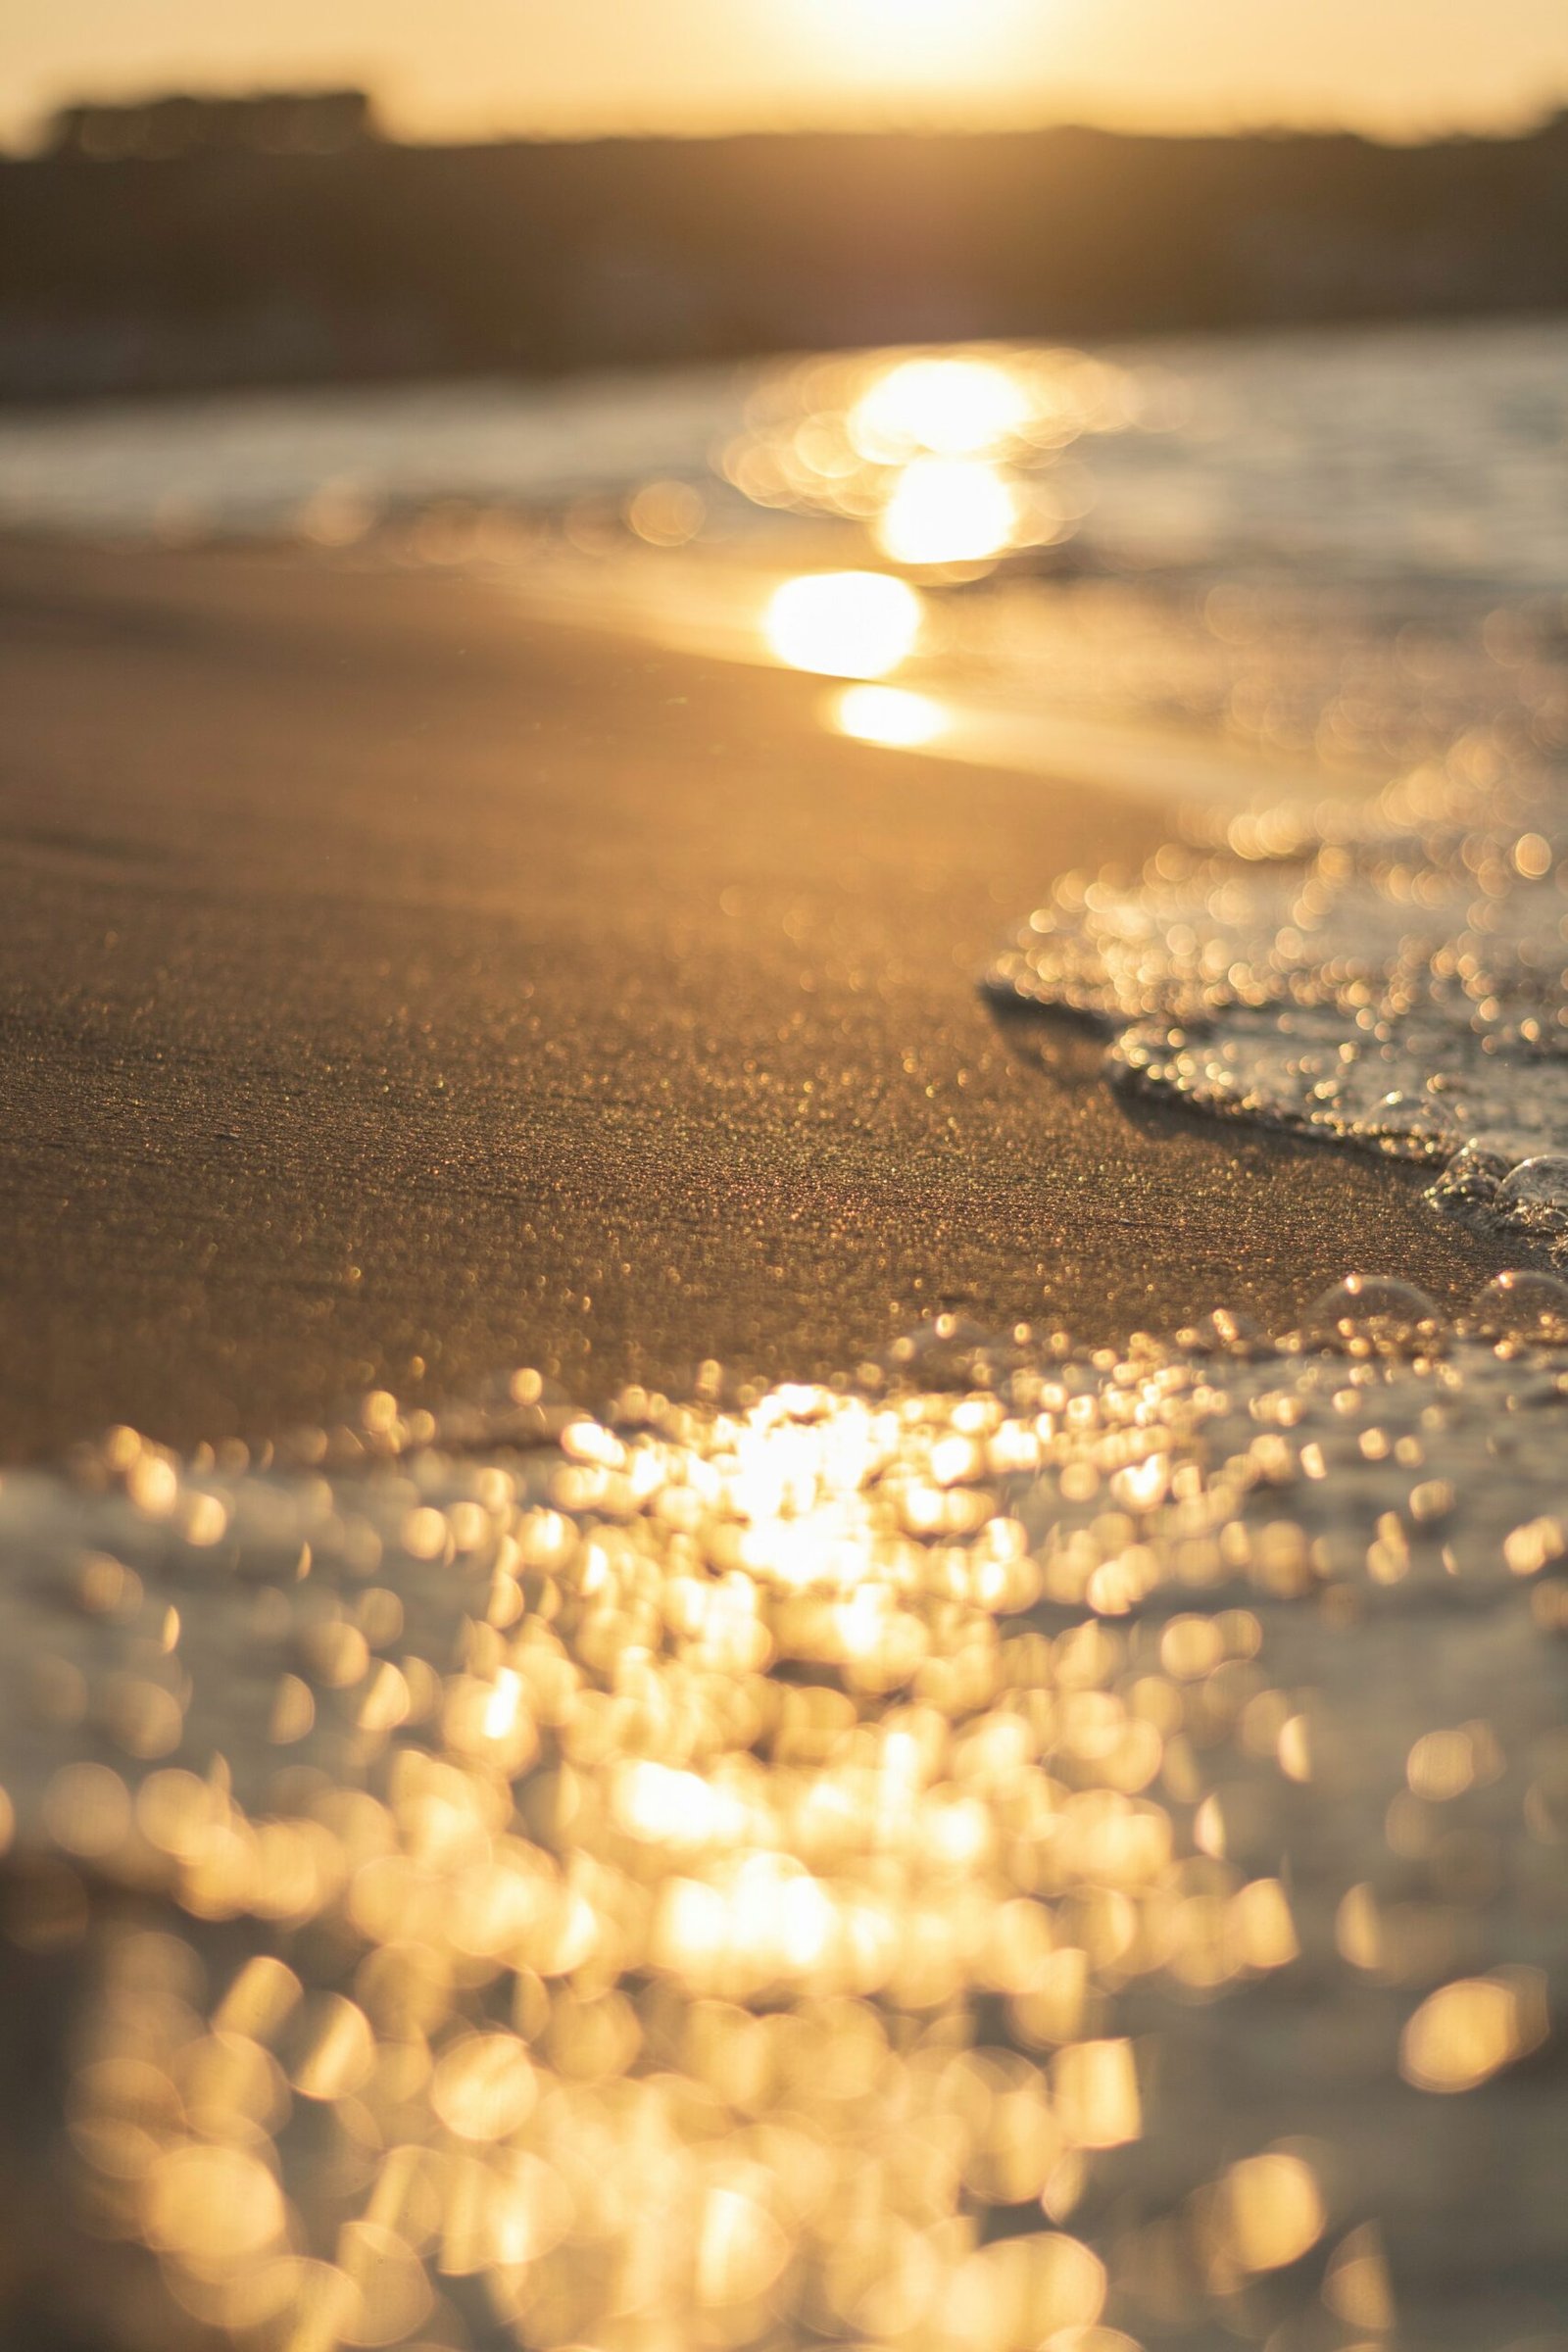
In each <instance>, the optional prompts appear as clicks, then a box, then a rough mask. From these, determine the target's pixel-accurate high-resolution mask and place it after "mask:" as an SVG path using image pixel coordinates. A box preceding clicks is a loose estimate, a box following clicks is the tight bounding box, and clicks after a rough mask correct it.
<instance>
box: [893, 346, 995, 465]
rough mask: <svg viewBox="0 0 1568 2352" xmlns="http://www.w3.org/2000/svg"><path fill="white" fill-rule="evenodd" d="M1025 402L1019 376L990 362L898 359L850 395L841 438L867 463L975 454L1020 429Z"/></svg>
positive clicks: (982, 452)
mask: <svg viewBox="0 0 1568 2352" xmlns="http://www.w3.org/2000/svg"><path fill="white" fill-rule="evenodd" d="M1031 405H1032V404H1031V402H1030V399H1029V394H1028V391H1027V389H1026V388H1025V386H1024V384H1023V382H1022V381H1021V380H1020V378H1019V377H1018V376H1017V375H1016V374H1015V373H1014V372H1013V371H1012V370H1011V369H1009V368H1005V367H1004V366H1002V365H1000V364H999V363H998V362H996V361H994V360H973V359H923V360H903V361H901V362H899V363H898V364H897V365H896V366H895V367H892V368H888V369H886V371H885V372H883V373H882V374H879V375H877V376H876V377H874V378H873V380H872V382H871V383H870V384H869V385H867V387H866V389H865V390H864V391H863V392H862V393H861V394H860V397H859V398H858V400H857V401H856V403H855V405H854V407H853V408H852V409H851V411H850V413H849V418H848V430H849V437H850V439H851V441H852V442H853V443H854V445H855V447H856V449H857V450H858V452H859V454H860V456H861V457H862V458H866V459H868V460H870V462H871V463H872V464H874V465H882V466H886V465H905V464H907V463H908V461H909V460H910V459H912V458H916V457H919V456H922V455H926V456H931V457H942V458H974V457H981V456H983V455H985V453H986V452H988V451H991V450H995V449H997V448H999V447H1001V446H1003V445H1004V444H1005V443H1006V442H1008V441H1010V440H1013V439H1015V438H1016V437H1017V436H1018V435H1019V434H1020V433H1022V432H1023V430H1024V428H1025V426H1026V425H1027V424H1028V421H1029V417H1030V411H1031Z"/></svg>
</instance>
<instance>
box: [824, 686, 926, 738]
mask: <svg viewBox="0 0 1568 2352" xmlns="http://www.w3.org/2000/svg"><path fill="white" fill-rule="evenodd" d="M827 711H828V724H829V726H830V727H831V728H832V729H833V731H834V733H835V734H837V735H849V736H852V737H853V738H854V740H855V741H856V742H857V743H881V744H886V745H887V747H888V749H889V750H890V751H913V750H915V749H917V748H918V747H919V746H920V745H922V744H927V743H934V742H935V741H936V740H937V738H938V736H940V735H941V734H943V733H944V732H945V730H946V729H947V727H948V726H949V724H950V723H951V722H950V719H949V715H948V712H947V711H946V709H945V708H944V706H943V705H942V704H941V703H939V702H938V701H937V700H936V698H935V697H934V696H933V695H929V694H911V693H910V692H909V691H908V689H907V687H904V686H846V687H844V688H842V689H841V691H840V692H839V693H837V694H835V695H833V696H831V697H830V698H829V701H828V705H827Z"/></svg>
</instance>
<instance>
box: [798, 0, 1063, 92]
mask: <svg viewBox="0 0 1568 2352" xmlns="http://www.w3.org/2000/svg"><path fill="white" fill-rule="evenodd" d="M1021 7H1022V0H810V9H809V15H810V20H811V29H812V31H813V33H817V32H819V33H820V38H821V44H822V47H821V55H822V56H823V58H824V60H827V59H831V58H833V57H838V58H840V59H842V60H843V61H844V62H845V63H846V65H848V66H850V67H853V68H858V69H859V70H860V71H862V72H865V71H875V73H877V74H878V76H879V78H881V79H883V80H886V81H890V82H900V81H907V80H910V79H919V78H923V77H928V76H930V75H933V74H941V75H943V76H944V77H947V76H952V75H957V76H959V77H960V78H962V77H964V76H965V75H966V73H967V72H968V70H970V69H971V68H972V69H975V70H977V71H980V72H982V73H983V72H987V71H990V70H994V69H995V67H996V65H997V64H998V62H999V60H1001V59H1004V58H1005V56H1006V55H1007V53H1008V49H1009V36H1010V35H1013V34H1015V33H1016V32H1017V30H1018V29H1019V19H1020V14H1021Z"/></svg>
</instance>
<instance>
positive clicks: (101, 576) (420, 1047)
mask: <svg viewBox="0 0 1568 2352" xmlns="http://www.w3.org/2000/svg"><path fill="white" fill-rule="evenodd" d="M0 605H3V609H4V614H5V627H4V630H3V632H0V670H3V677H4V694H5V704H6V709H7V712H8V727H7V751H6V755H5V757H6V784H5V793H4V812H5V813H4V820H3V834H0V855H3V867H0V870H3V874H4V885H3V887H4V894H5V921H4V924H3V926H0V992H3V1002H4V1007H5V1018H4V1022H3V1026H0V1040H3V1044H0V1052H3V1055H4V1080H5V1093H6V1099H7V1101H8V1104H9V1108H10V1115H9V1118H8V1122H7V1145H6V1149H5V1152H4V1154H3V1157H0V1170H3V1173H0V1185H3V1192H4V1204H5V1217H6V1224H7V1231H8V1238H9V1247H8V1250H7V1251H6V1255H5V1260H4V1268H3V1273H0V1306H3V1316H4V1331H5V1346H4V1349H3V1351H0V1449H3V1452H4V1454H5V1456H6V1458H8V1459H10V1460H16V1459H18V1458H20V1457H25V1456H36V1455H40V1454H45V1455H46V1454H49V1453H51V1452H53V1451H55V1450H57V1449H59V1448H60V1447H62V1446H66V1445H68V1444H69V1443H71V1442H73V1440H75V1439H77V1438H79V1437H81V1436H82V1435H84V1434H87V1433H89V1432H92V1431H94V1430H96V1429H98V1428H100V1427H102V1426H103V1425H104V1424H106V1423H110V1422H117V1421H130V1422H133V1423H134V1424H135V1425H136V1426H138V1427H140V1428H142V1429H144V1430H146V1431H147V1432H149V1433H150V1434H151V1435H153V1436H155V1437H157V1438H160V1439H163V1440H166V1441H169V1442H172V1443H177V1444H181V1445H189V1444H191V1443H193V1442H196V1441H198V1440H201V1439H210V1438H217V1437H220V1436H222V1435H225V1434H230V1433H249V1434H256V1433H266V1432H268V1431H270V1430H273V1429H276V1428H278V1427H280V1426H282V1425H285V1424H288V1423H292V1422H297V1421H300V1420H319V1419H321V1418H323V1417H328V1416H330V1415H332V1414H333V1413H334V1412H336V1411H338V1410H339V1409H341V1408H342V1406H343V1405H344V1404H345V1402H346V1401H347V1400H348V1399H349V1398H350V1397H353V1396H354V1395H356V1394H357V1393H359V1392H362V1391H363V1390H364V1389H365V1388H367V1387H368V1386H384V1387H387V1388H391V1389H393V1390H394V1391H396V1392H397V1393H399V1394H400V1395H403V1396H405V1397H423V1398H426V1399H431V1400H433V1399H435V1398H437V1397H462V1396H466V1395H468V1394H471V1393H473V1392H474V1391H475V1390H476V1389H477V1388H478V1387H479V1386H480V1385H481V1384H482V1383H483V1382H484V1381H485V1380H486V1379H487V1378H488V1377H489V1376H491V1375H493V1374H495V1373H496V1372H498V1371H500V1370H502V1369H504V1368H506V1367H509V1366H511V1365H514V1364H516V1363H519V1362H527V1363H532V1364H536V1365H538V1366H540V1367H541V1368H542V1369H544V1370H546V1371H548V1372H550V1373H552V1374H554V1375H555V1376H556V1377H558V1378H559V1379H560V1380H561V1381H562V1382H563V1383H564V1385H565V1386H566V1388H567V1389H568V1391H569V1392H570V1393H571V1394H572V1395H574V1396H575V1397H579V1398H581V1399H582V1400H584V1401H587V1402H593V1401H595V1400H599V1399H603V1398H604V1397H607V1396H608V1395H609V1394H610V1393H611V1392H612V1391H613V1389H614V1387H615V1386H616V1385H617V1384H618V1383H620V1382H621V1381H623V1380H624V1379H626V1378H628V1377H635V1378H639V1379H642V1380H644V1381H646V1382H649V1383H652V1384H657V1385H662V1386H664V1387H666V1388H674V1389H676V1390H679V1389H681V1388H683V1387H684V1386H686V1385H688V1384H689V1383H690V1381H691V1379H692V1377H693V1374H694V1371H695V1369H696V1366H697V1365H698V1363H699V1362H700V1361H701V1360H702V1359H704V1358H706V1357H710V1356H716V1357H719V1358H721V1359H722V1360H723V1361H724V1362H725V1363H726V1365H728V1366H731V1367H733V1368H734V1369H736V1370H737V1371H741V1372H745V1373H754V1372H755V1373H760V1374H764V1375H780V1376H806V1375H815V1374H822V1373H828V1372H831V1371H834V1370H840V1369H853V1367H854V1366H855V1365H856V1364H857V1363H858V1361H860V1360H862V1359H863V1358H865V1357H866V1356H868V1355H871V1354H874V1353H875V1352H876V1351H878V1350H880V1349H882V1348H885V1347H887V1345H888V1344H889V1343H890V1342H891V1341H893V1340H894V1339H896V1338H897V1337H898V1336H899V1335H900V1334H901V1333H903V1332H905V1331H907V1330H908V1329H909V1328H910V1326H911V1325H913V1324H914V1323H915V1322H916V1321H917V1320H918V1319H919V1318H920V1317H921V1316H922V1315H924V1314H926V1313H929V1312H931V1311H933V1310H936V1309H939V1308H944V1307H956V1308H961V1309H963V1310H964V1311H966V1312H967V1313H969V1314H970V1315H972V1316H974V1317H975V1318H977V1319H978V1320H979V1321H980V1322H982V1323H984V1324H987V1325H992V1326H995V1325H1000V1324H1005V1323H1010V1322H1012V1321H1014V1320H1016V1319H1018V1318H1020V1317H1028V1318H1032V1319H1034V1320H1035V1321H1036V1322H1042V1323H1045V1324H1048V1325H1056V1324H1066V1325H1069V1326H1070V1327H1071V1328H1072V1329H1073V1331H1074V1332H1075V1334H1076V1335H1078V1336H1080V1337H1082V1338H1085V1339H1089V1340H1096V1339H1099V1338H1101V1337H1110V1336H1112V1335H1117V1334H1124V1333H1125V1332H1126V1331H1127V1330H1129V1329H1131V1328H1136V1327H1139V1326H1144V1327H1149V1328H1152V1329H1155V1330H1169V1329H1171V1328H1174V1327H1175V1326H1178V1325H1180V1324H1181V1323H1182V1322H1183V1321H1184V1320H1187V1319H1189V1318H1191V1317H1194V1316H1197V1315H1199V1314H1201V1313H1203V1312H1205V1311H1207V1310H1208V1309H1210V1308H1212V1307H1213V1306H1214V1305H1215V1304H1216V1303H1219V1302H1225V1303H1228V1304H1230V1305H1232V1306H1234V1307H1237V1308H1240V1309H1242V1310H1245V1311H1246V1312H1248V1313H1250V1314H1251V1315H1252V1316H1254V1317H1255V1318H1257V1319H1258V1320H1259V1321H1260V1322H1262V1323H1264V1324H1265V1325H1268V1326H1271V1327H1275V1328H1278V1327H1281V1326H1283V1325H1285V1324H1288V1323H1289V1322H1290V1321H1291V1320H1292V1319H1293V1318H1295V1317H1296V1316H1297V1315H1298V1314H1299V1311H1300V1309H1301V1307H1302V1306H1303V1304H1304V1303H1306V1302H1307V1301H1308V1300H1309V1299H1311V1298H1312V1297H1313V1296H1314V1295H1315V1294H1316V1292H1317V1291H1318V1290H1319V1289H1320V1288H1321V1287H1322V1286H1323V1285H1324V1284H1325V1283H1326V1282H1328V1281H1330V1280H1332V1279H1334V1278H1335V1277H1337V1276H1339V1275H1340V1274H1342V1273H1344V1272H1345V1271H1346V1270H1347V1269H1348V1268H1350V1267H1361V1268H1369V1269H1372V1270H1374V1271H1392V1272H1397V1273H1398V1274H1400V1275H1401V1276H1403V1277H1404V1278H1405V1279H1407V1280H1414V1281H1417V1282H1419V1283H1421V1284H1423V1285H1425V1286H1426V1287H1427V1288H1428V1289H1429V1290H1431V1291H1432V1292H1433V1293H1434V1294H1435V1295H1436V1296H1437V1297H1438V1298H1439V1299H1442V1300H1444V1301H1445V1302H1449V1303H1454V1302H1462V1301H1463V1299H1466V1298H1467V1297H1468V1296H1469V1294H1470V1293H1471V1291H1472V1290H1473V1289H1474V1287H1475V1285H1476V1284H1477V1282H1479V1281H1480V1280H1482V1279H1484V1278H1485V1275H1486V1273H1487V1272H1488V1271H1490V1270H1491V1268H1492V1266H1493V1265H1494V1264H1495V1263H1496V1262H1498V1261H1497V1260H1495V1259H1494V1258H1489V1257H1488V1255H1487V1253H1486V1251H1485V1250H1484V1249H1483V1248H1482V1246H1481V1245H1479V1244H1477V1243H1475V1242H1474V1241H1473V1240H1471V1239H1470V1238H1469V1237H1467V1236H1466V1235H1465V1234H1463V1233H1462V1232H1460V1231H1458V1230H1457V1229H1455V1228H1454V1227H1453V1226H1451V1225H1449V1224H1447V1223H1446V1222H1445V1221H1443V1220H1440V1219H1438V1218H1437V1217H1435V1216H1433V1214H1432V1213H1431V1212H1430V1211H1429V1210H1428V1209H1426V1208H1424V1207H1423V1206H1422V1204H1421V1201H1420V1200H1419V1189H1420V1187H1419V1180H1418V1179H1417V1180H1412V1179H1411V1178H1410V1177H1409V1176H1408V1175H1405V1174H1401V1173H1400V1172H1399V1171H1397V1170H1395V1169H1392V1168H1389V1167H1385V1166H1379V1165H1376V1164H1374V1163H1372V1162H1370V1161H1359V1160H1356V1159H1354V1158H1351V1157H1347V1156H1344V1155H1342V1154H1338V1153H1330V1152H1323V1151H1321V1150H1319V1149H1315V1148H1312V1147H1309V1146H1295V1145H1289V1144H1283V1143H1273V1142H1271V1141H1269V1140H1267V1139H1266V1138H1263V1137H1260V1136H1258V1135H1255V1134H1250V1133H1246V1132H1243V1133H1241V1134H1238V1133H1237V1132H1236V1131H1234V1130H1222V1129H1218V1128H1214V1127H1210V1126H1206V1125H1204V1124H1203V1123H1202V1122H1201V1121H1198V1120H1193V1119H1185V1118H1183V1117H1181V1116H1179V1115H1170V1114H1165V1113H1159V1112H1153V1111H1150V1110H1140V1109H1139V1108H1137V1107H1136V1106H1131V1105H1127V1104H1124V1103H1122V1102H1120V1101H1118V1100H1117V1099H1116V1098H1115V1097H1114V1096H1112V1095H1111V1093H1110V1092H1109V1091H1108V1090H1107V1089H1106V1088H1105V1087H1104V1086H1103V1083H1102V1082H1101V1080H1100V1077H1099V1074H1098V1073H1099V1064H1100V1056H1101V1052H1102V1048H1101V1045H1100V1042H1099V1041H1098V1040H1097V1039H1095V1038H1093V1037H1090V1036H1088V1035H1087V1034H1084V1033H1080V1032H1077V1031H1074V1030H1072V1029H1071V1028H1068V1027H1065V1026H1063V1025H1060V1024H1055V1025H1045V1024H1039V1025H1036V1024H1033V1023H1028V1022H1018V1021H1010V1022H1005V1023H1004V1022H999V1019H998V1017H997V1015H996V1014H995V1013H994V1012H993V1011H991V1010H990V1009H988V1008H987V1006H986V1005H985V1004H984V1003H983V1002H982V1001H981V999H980V998H979V996H978V995H977V992H976V987H975V980H976V975H977V974H978V973H979V971H980V970H981V969H982V967H983V966H984V964H985V962H986V959H987V957H988V956H989V955H990V954H991V953H992V951H993V950H994V948H995V947H996V945H997V944H998V942H999V940H1000V938H1001V937H1002V936H1003V935H1004V934H1005V931H1006V930H1007V929H1008V927H1009V926H1010V925H1012V924H1014V923H1015V922H1016V921H1017V919H1018V917H1019V916H1020V915H1021V914H1023V913H1024V912H1026V911H1027V909H1028V907H1030V905H1031V904H1033V903H1034V902H1035V900H1036V898H1037V897H1038V896H1039V894H1040V893H1042V892H1043V890H1044V889H1045V887H1046V885H1047V884H1048V883H1049V881H1050V880H1051V878H1052V877H1053V876H1054V875H1055V874H1057V873H1059V872H1061V871H1062V870H1063V869H1064V868H1066V867H1069V866H1076V865H1086V864H1087V865H1094V866H1098V865H1100V864H1102V863H1103V862H1105V861H1111V860H1119V861H1120V862H1122V863H1123V864H1124V865H1126V864H1135V863H1136V862H1137V861H1138V860H1140V859H1141V858H1144V857H1145V856H1147V855H1148V854H1149V853H1150V852H1151V851H1152V849H1153V848H1154V847H1156V846H1157V844H1158V843H1159V842H1160V840H1161V839H1162V838H1164V837H1165V834H1166V831H1167V830H1168V824H1169V818H1168V815H1167V814H1166V813H1165V812H1162V811H1161V810H1160V809H1158V808H1157V807H1155V806H1153V805H1145V804H1140V803H1137V802H1133V801H1128V800H1122V799H1119V798H1113V797H1110V796H1108V795H1094V794H1090V793H1087V792H1085V791H1084V790H1083V789H1082V788H1081V787H1080V786H1078V785H1077V784H1074V785H1072V786H1071V787H1066V786H1063V787H1057V786H1054V785H1053V784H1052V783H1051V782H1050V781H1049V780H1045V781H1042V780H1041V779H1040V778H1037V777H1022V776H1020V777H1012V776H1008V775H1005V774H997V773H986V772H983V771H978V770H975V769H972V768H958V767H954V766H949V765H947V764H945V763H944V762H942V761H941V760H931V759H920V760H916V759H912V758H910V757H908V756H907V755H905V754H901V753H898V752H894V751H887V750H880V749H876V748H872V747H866V746H858V745H855V744H851V743H847V742H843V741H835V740H833V739H832V738H831V737H829V736H828V735H827V734H825V733H824V732H823V731H822V729H821V727H820V726H819V724H818V721H817V718H816V715H815V712H816V709H817V705H818V703H819V699H820V683H819V681H813V680H810V679H807V678H804V677H800V676H796V675H793V674H789V673H786V672H782V671H768V670H764V669H751V668H745V667H741V666H728V665H724V664H721V663H707V662H699V661H697V660H695V659H689V658H682V657H678V656H674V655H667V654H664V653H662V652H656V651H654V650H651V649H649V648H646V647H644V646H641V645H638V644H635V643H631V642H622V641H619V640H617V639H615V638H613V637H607V636H605V635H601V634H588V633H586V632H574V631H571V630H569V629H566V628H564V627H558V626H552V625H549V624H548V623H546V622H542V621H540V620H539V619H538V618H537V617H536V616H533V615H530V616H529V617H527V618H526V619H525V618H523V617H522V616H521V615H520V614H519V612H518V610H517V609H516V608H515V605H514V604H513V603H512V602H511V601H509V600H508V598H506V597H505V596H504V595H503V594H501V593H499V592H498V591H496V590H494V589H492V588H489V587H486V586H483V585H480V584H476V583H474V582H472V581H468V580H466V579H465V578H464V577H463V576H462V575H460V574H456V573H449V572H448V573H443V572H434V571H429V570H424V571H404V572H398V571H379V572H378V571H374V570H371V569H368V568H354V567H352V566H349V565H346V564H341V563H337V564H334V563H332V562H330V561H326V560H318V559H315V558H313V557H311V556H309V555H287V556H285V555H281V554H275V553H268V552H258V551H254V550H253V551H249V552H233V553H226V552H201V553H194V552H175V551H167V550H166V551H150V550H148V549H145V548H138V549H135V550H131V549H120V550H116V549H93V548H89V547H85V546H79V547H70V546H67V545H64V544H55V545H44V544H29V543H26V542H23V541H12V542H10V543H7V544H6V545H5V546H4V547H3V548H0Z"/></svg>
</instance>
